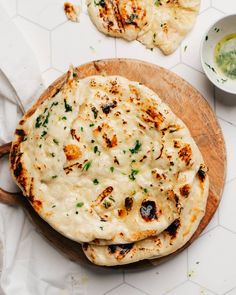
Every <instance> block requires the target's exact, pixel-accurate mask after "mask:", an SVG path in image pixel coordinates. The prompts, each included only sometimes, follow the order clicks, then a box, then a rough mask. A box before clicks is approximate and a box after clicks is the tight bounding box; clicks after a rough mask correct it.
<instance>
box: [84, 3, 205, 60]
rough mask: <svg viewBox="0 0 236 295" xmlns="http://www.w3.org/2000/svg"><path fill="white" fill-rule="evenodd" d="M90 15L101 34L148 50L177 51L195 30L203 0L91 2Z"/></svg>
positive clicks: (89, 5) (169, 52) (89, 4)
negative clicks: (127, 41) (124, 40)
mask: <svg viewBox="0 0 236 295" xmlns="http://www.w3.org/2000/svg"><path fill="white" fill-rule="evenodd" d="M87 5H88V12H89V15H90V18H91V20H92V21H93V23H94V24H95V25H96V27H97V28H98V30H99V31H101V32H103V33H105V34H107V35H110V36H113V37H120V38H124V39H126V40H129V41H131V40H135V39H137V40H138V41H140V42H141V43H143V44H144V45H145V46H146V47H147V48H153V47H155V46H157V47H159V48H160V49H161V50H162V52H163V53H164V54H166V55H168V54H171V53H172V52H174V51H175V50H176V49H177V48H178V46H179V44H180V43H181V41H182V40H183V39H184V37H185V36H186V35H187V33H188V32H189V31H190V30H191V29H192V28H193V26H194V24H195V21H196V17H197V14H198V11H199V6H200V0H145V1H140V0H110V1H108V0H103V1H94V0H88V2H87Z"/></svg>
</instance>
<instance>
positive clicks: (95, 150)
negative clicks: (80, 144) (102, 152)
mask: <svg viewBox="0 0 236 295" xmlns="http://www.w3.org/2000/svg"><path fill="white" fill-rule="evenodd" d="M93 151H94V154H96V153H97V152H98V146H97V145H96V146H95V147H94V148H93Z"/></svg>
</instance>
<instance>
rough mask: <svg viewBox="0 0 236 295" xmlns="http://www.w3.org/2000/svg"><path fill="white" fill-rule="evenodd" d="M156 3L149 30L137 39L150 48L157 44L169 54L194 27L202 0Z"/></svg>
mask: <svg viewBox="0 0 236 295" xmlns="http://www.w3.org/2000/svg"><path fill="white" fill-rule="evenodd" d="M156 3H157V4H156V5H154V13H153V20H152V24H151V26H150V28H149V30H148V32H146V33H145V34H143V35H142V36H140V37H138V39H137V40H139V41H140V42H141V43H143V44H144V45H146V46H147V47H148V48H153V47H155V46H157V47H159V48H160V49H161V50H162V52H163V53H164V54H166V55H168V54H171V53H172V52H174V51H175V50H176V49H177V48H178V46H179V45H180V43H181V41H182V40H183V39H184V37H185V36H186V35H187V33H188V32H189V31H190V30H191V29H192V28H193V26H194V24H195V21H196V17H197V14H198V11H199V5H200V0H191V1H189V0H160V1H156Z"/></svg>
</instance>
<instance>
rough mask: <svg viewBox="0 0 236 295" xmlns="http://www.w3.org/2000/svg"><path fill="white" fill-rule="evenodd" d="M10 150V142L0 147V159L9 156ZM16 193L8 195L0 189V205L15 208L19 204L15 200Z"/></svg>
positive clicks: (8, 193)
mask: <svg viewBox="0 0 236 295" xmlns="http://www.w3.org/2000/svg"><path fill="white" fill-rule="evenodd" d="M10 149H11V142H9V143H6V144H4V145H2V146H0V159H1V158H2V157H4V156H6V155H7V154H9V152H10ZM17 195H18V193H10V192H7V191H5V190H4V189H2V188H0V203H4V204H7V205H10V206H16V205H18V204H19V202H18V200H17Z"/></svg>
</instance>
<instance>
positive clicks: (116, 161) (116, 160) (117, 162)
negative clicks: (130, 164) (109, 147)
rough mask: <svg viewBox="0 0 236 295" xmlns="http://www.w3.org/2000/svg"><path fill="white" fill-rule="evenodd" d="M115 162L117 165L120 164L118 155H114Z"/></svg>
mask: <svg viewBox="0 0 236 295" xmlns="http://www.w3.org/2000/svg"><path fill="white" fill-rule="evenodd" d="M114 163H116V164H117V165H120V162H119V161H118V159H117V157H116V156H114Z"/></svg>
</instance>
